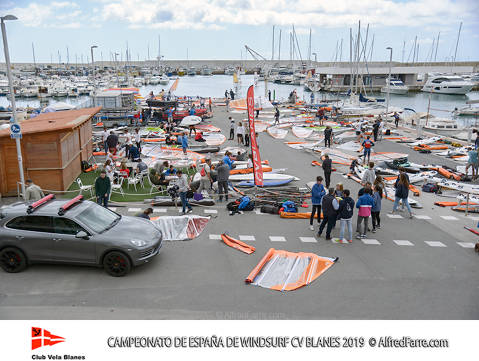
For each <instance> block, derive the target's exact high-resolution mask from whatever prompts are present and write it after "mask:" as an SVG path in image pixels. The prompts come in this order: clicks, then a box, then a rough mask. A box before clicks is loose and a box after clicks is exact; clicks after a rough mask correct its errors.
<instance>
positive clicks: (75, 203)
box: [58, 195, 83, 216]
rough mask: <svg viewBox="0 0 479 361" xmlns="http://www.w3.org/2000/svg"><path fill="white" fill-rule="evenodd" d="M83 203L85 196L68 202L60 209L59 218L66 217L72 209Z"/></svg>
mask: <svg viewBox="0 0 479 361" xmlns="http://www.w3.org/2000/svg"><path fill="white" fill-rule="evenodd" d="M81 202H83V196H82V195H79V196H76V197H75V198H73V199H71V200H69V201H68V202H66V203H65V204H63V205H62V206H61V207H60V209H59V210H58V215H59V216H64V215H65V212H66V211H67V210H68V209H70V208H72V207H73V206H75V205H77V204H78V203H81Z"/></svg>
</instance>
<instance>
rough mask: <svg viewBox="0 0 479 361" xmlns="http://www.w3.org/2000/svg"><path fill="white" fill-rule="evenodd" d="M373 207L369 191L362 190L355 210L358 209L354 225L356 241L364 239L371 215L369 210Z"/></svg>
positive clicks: (368, 189) (367, 189)
mask: <svg viewBox="0 0 479 361" xmlns="http://www.w3.org/2000/svg"><path fill="white" fill-rule="evenodd" d="M373 207H374V199H373V197H372V196H371V189H370V188H366V189H364V194H363V195H362V196H361V197H359V199H358V201H357V202H356V208H359V212H358V222H357V224H356V232H357V233H358V235H357V237H356V238H357V239H362V238H366V232H367V231H368V219H369V216H370V215H371V209H372V208H373ZM361 223H363V232H362V233H361Z"/></svg>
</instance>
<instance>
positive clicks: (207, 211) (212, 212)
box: [204, 209, 218, 214]
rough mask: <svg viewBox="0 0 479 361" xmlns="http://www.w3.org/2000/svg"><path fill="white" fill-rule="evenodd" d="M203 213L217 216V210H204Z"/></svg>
mask: <svg viewBox="0 0 479 361" xmlns="http://www.w3.org/2000/svg"><path fill="white" fill-rule="evenodd" d="M204 212H205V213H207V214H217V213H218V210H216V209H205V210H204Z"/></svg>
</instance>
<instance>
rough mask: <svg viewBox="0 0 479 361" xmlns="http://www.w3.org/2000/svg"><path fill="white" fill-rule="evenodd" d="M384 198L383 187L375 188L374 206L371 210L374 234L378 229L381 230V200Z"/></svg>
mask: <svg viewBox="0 0 479 361" xmlns="http://www.w3.org/2000/svg"><path fill="white" fill-rule="evenodd" d="M382 197H383V192H382V189H381V186H380V185H379V184H377V185H376V186H374V192H373V199H374V206H373V208H371V218H372V220H373V233H376V229H380V228H381V218H380V217H379V213H381V200H382Z"/></svg>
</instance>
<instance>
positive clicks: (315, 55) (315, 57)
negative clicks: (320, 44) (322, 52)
mask: <svg viewBox="0 0 479 361" xmlns="http://www.w3.org/2000/svg"><path fill="white" fill-rule="evenodd" d="M313 55H314V62H315V63H317V62H318V54H317V53H313Z"/></svg>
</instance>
